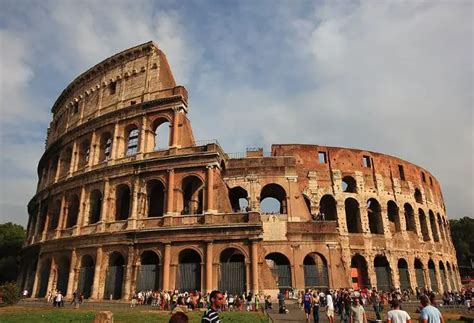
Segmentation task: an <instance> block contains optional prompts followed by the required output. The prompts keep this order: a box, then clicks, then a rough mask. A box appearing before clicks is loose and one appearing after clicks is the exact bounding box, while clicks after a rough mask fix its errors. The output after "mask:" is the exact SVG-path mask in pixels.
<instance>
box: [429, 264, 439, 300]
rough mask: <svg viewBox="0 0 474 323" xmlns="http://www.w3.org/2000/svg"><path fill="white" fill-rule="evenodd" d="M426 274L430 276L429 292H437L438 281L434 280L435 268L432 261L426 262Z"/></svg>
mask: <svg viewBox="0 0 474 323" xmlns="http://www.w3.org/2000/svg"><path fill="white" fill-rule="evenodd" d="M428 274H429V276H430V282H431V290H432V291H434V292H436V293H437V292H439V287H438V280H437V279H436V268H435V264H434V262H433V260H432V259H430V260H429V261H428Z"/></svg>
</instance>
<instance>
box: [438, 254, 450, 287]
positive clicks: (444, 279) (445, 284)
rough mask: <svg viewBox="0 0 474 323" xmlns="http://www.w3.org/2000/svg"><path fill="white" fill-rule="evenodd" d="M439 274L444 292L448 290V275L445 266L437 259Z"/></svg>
mask: <svg viewBox="0 0 474 323" xmlns="http://www.w3.org/2000/svg"><path fill="white" fill-rule="evenodd" d="M438 265H439V274H440V276H441V282H442V283H443V290H444V291H445V292H447V291H449V288H448V276H447V275H446V268H445V267H444V264H443V262H442V261H441V260H440V261H439V264H438Z"/></svg>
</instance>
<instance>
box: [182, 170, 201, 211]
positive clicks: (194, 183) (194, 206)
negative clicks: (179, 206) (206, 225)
mask: <svg viewBox="0 0 474 323" xmlns="http://www.w3.org/2000/svg"><path fill="white" fill-rule="evenodd" d="M203 187H204V183H203V182H202V180H201V179H200V178H199V177H197V176H188V177H186V178H184V179H183V184H182V189H183V210H182V212H181V214H190V215H192V214H202V211H203Z"/></svg>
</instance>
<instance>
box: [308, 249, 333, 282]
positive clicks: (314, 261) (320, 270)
mask: <svg viewBox="0 0 474 323" xmlns="http://www.w3.org/2000/svg"><path fill="white" fill-rule="evenodd" d="M303 268H304V285H305V288H314V289H316V288H319V289H322V288H328V287H329V279H328V265H327V262H326V259H325V258H324V257H323V256H322V255H320V254H318V253H316V252H312V253H310V254H308V255H306V257H305V258H304V260H303Z"/></svg>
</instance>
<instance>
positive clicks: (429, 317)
mask: <svg viewBox="0 0 474 323" xmlns="http://www.w3.org/2000/svg"><path fill="white" fill-rule="evenodd" d="M420 303H421V306H422V307H423V308H422V310H421V312H420V323H444V318H443V315H442V314H441V312H440V311H439V310H438V309H437V308H436V307H434V306H433V305H431V304H430V299H429V298H428V296H426V295H421V296H420Z"/></svg>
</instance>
